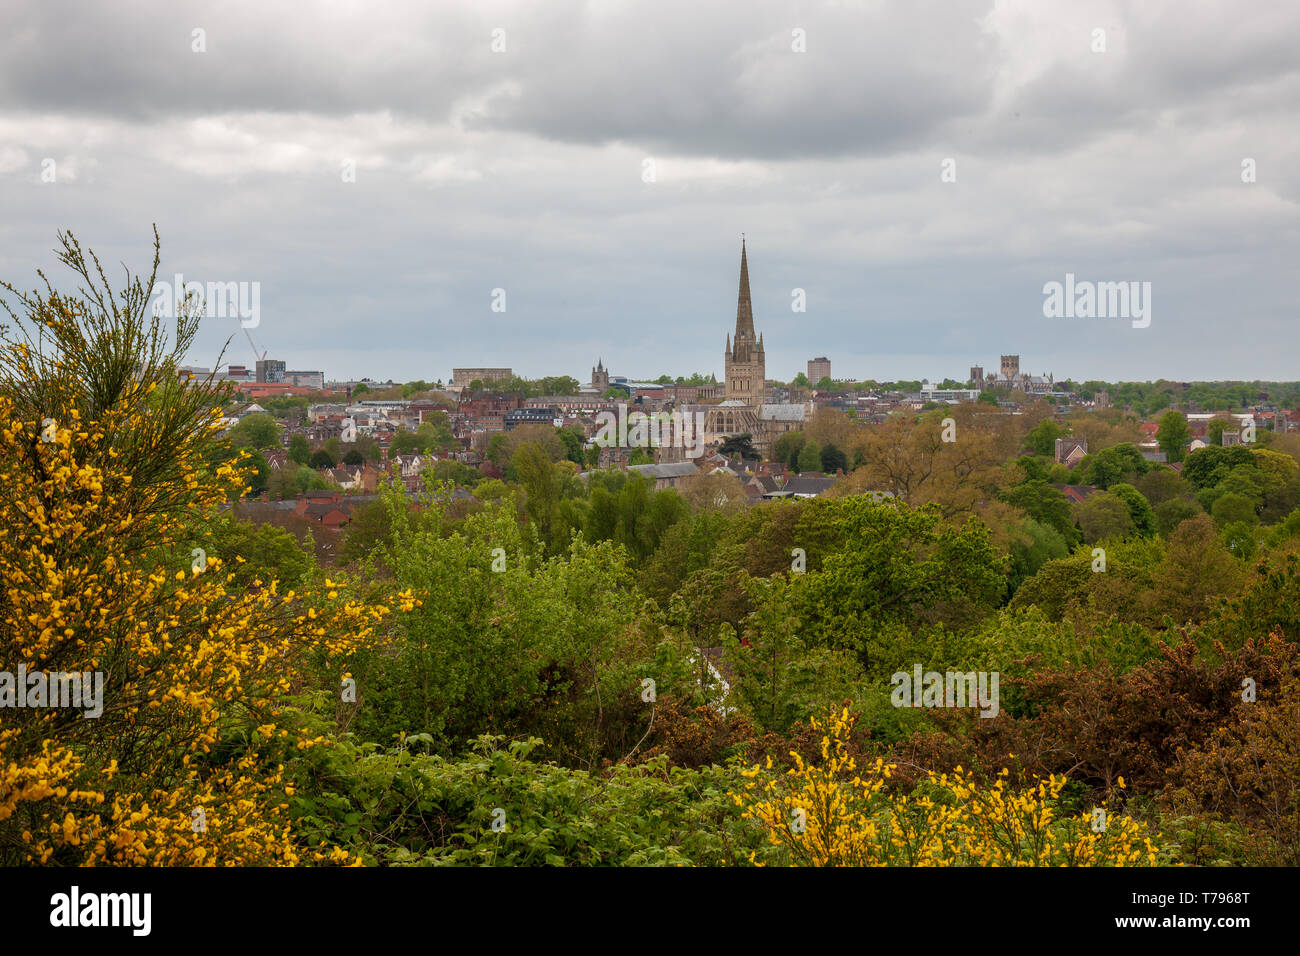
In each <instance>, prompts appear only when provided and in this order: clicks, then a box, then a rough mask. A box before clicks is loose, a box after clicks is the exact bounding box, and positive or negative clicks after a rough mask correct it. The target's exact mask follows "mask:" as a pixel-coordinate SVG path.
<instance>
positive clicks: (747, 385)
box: [723, 237, 767, 408]
mask: <svg viewBox="0 0 1300 956" xmlns="http://www.w3.org/2000/svg"><path fill="white" fill-rule="evenodd" d="M723 361H724V363H725V365H726V375H727V401H729V402H731V401H737V402H743V403H744V404H745V405H748V406H750V407H752V408H756V407H757V406H759V405H761V404H762V403H763V398H764V394H765V386H764V377H765V375H766V373H767V357H766V355H765V354H764V352H763V337H762V336H761V335H760V336H758V338H757V340H756V339H755V337H754V307H753V305H752V303H751V302H750V299H749V263H748V262H747V261H746V258H745V240H744V238H743V237H742V238H741V240H740V294H739V295H738V297H737V299H736V335H735V339H734V341H733V339H732V337H731V336H730V335H728V336H727V351H726V353H725V355H724V357H723Z"/></svg>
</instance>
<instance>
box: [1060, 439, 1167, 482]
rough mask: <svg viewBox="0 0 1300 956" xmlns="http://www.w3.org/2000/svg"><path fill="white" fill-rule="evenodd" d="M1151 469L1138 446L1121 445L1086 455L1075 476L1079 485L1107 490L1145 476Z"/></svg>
mask: <svg viewBox="0 0 1300 956" xmlns="http://www.w3.org/2000/svg"><path fill="white" fill-rule="evenodd" d="M1150 467H1151V466H1150V463H1149V462H1148V461H1147V460H1146V459H1145V458H1143V457H1142V452H1140V451H1139V450H1138V448H1137V446H1136V445H1130V444H1120V445H1112V446H1111V447H1110V448H1104V449H1102V450H1101V451H1098V452H1093V453H1092V454H1090V455H1085V456H1084V458H1083V461H1081V462H1079V464H1078V466H1077V467H1076V468H1075V474H1076V481H1077V482H1078V483H1079V484H1085V485H1096V486H1097V487H1098V488H1102V489H1106V488H1109V487H1110V486H1111V485H1114V484H1117V483H1119V482H1121V481H1128V480H1130V479H1132V478H1136V477H1140V476H1142V475H1145V474H1146V473H1147V472H1148V471H1149V470H1150Z"/></svg>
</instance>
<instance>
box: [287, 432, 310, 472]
mask: <svg viewBox="0 0 1300 956" xmlns="http://www.w3.org/2000/svg"><path fill="white" fill-rule="evenodd" d="M289 460H290V461H291V462H293V463H294V464H296V465H305V464H307V462H308V461H310V460H311V443H310V442H309V441H307V436H306V435H303V434H301V433H300V432H295V433H294V434H292V435H290V436H289Z"/></svg>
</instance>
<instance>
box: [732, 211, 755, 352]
mask: <svg viewBox="0 0 1300 956" xmlns="http://www.w3.org/2000/svg"><path fill="white" fill-rule="evenodd" d="M742 338H748V339H750V340H751V341H752V340H753V338H754V307H753V305H751V304H750V301H749V263H748V262H747V261H746V258H745V237H744V236H741V237H740V293H739V295H737V297H736V339H737V341H739V340H740V339H742Z"/></svg>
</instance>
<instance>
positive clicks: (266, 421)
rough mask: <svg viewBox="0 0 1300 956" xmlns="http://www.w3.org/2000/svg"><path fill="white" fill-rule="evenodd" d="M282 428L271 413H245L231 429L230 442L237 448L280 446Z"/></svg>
mask: <svg viewBox="0 0 1300 956" xmlns="http://www.w3.org/2000/svg"><path fill="white" fill-rule="evenodd" d="M281 431H282V428H281V426H280V423H279V422H277V421H276V420H275V419H274V418H272V417H271V416H270V415H264V414H262V413H261V412H256V413H254V414H252V415H245V416H244V417H243V418H241V419H240V420H239V424H238V425H236V426H235V427H234V428H232V429H230V443H231V444H232V445H234V446H235V447H236V448H257V449H262V448H279V447H280V432H281Z"/></svg>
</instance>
